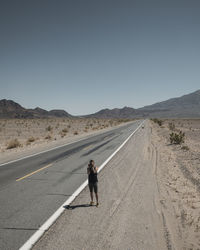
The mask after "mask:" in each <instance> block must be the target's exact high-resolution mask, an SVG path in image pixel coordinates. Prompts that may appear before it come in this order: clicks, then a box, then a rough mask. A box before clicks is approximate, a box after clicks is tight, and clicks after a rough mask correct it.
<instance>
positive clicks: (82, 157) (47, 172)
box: [0, 121, 142, 250]
mask: <svg viewBox="0 0 200 250" xmlns="http://www.w3.org/2000/svg"><path fill="white" fill-rule="evenodd" d="M141 122H142V121H136V122H133V123H129V124H126V125H124V126H122V127H119V128H115V129H113V130H111V131H108V132H104V133H102V134H99V135H96V136H91V137H90V138H87V139H84V140H81V141H79V142H75V143H72V144H69V145H65V146H63V147H58V148H55V149H52V150H49V151H47V152H43V153H40V154H37V155H34V156H30V157H28V158H25V159H21V160H17V161H15V162H11V163H7V164H2V165H0V249H9V250H12V249H18V248H19V247H21V246H22V245H23V244H24V243H25V242H26V240H28V238H29V237H30V236H31V235H32V234H33V233H34V232H35V231H36V230H37V229H38V228H39V227H40V226H41V225H42V224H43V223H44V222H45V221H46V220H47V219H48V218H49V217H50V216H51V215H52V214H53V213H54V212H55V211H56V210H57V209H58V208H59V207H60V206H61V205H62V204H63V203H64V201H65V200H66V199H67V198H68V197H69V196H70V195H71V194H72V193H73V192H74V191H75V190H76V189H77V188H78V187H79V186H80V185H81V184H82V183H83V182H84V181H85V180H86V179H87V174H86V167H87V163H88V161H89V160H90V159H94V160H95V162H96V165H97V166H99V165H101V164H102V163H103V162H104V161H105V160H106V159H107V158H108V157H109V156H110V155H111V154H112V153H113V152H114V151H115V150H116V149H117V148H118V147H119V146H120V145H121V144H122V143H123V142H124V141H125V140H126V139H127V137H128V136H129V135H130V134H131V133H132V132H133V131H134V130H135V129H136V128H137V127H138V126H139V125H140V124H141ZM100 190H101V185H100ZM88 200H89V197H88ZM86 202H87V201H86Z"/></svg>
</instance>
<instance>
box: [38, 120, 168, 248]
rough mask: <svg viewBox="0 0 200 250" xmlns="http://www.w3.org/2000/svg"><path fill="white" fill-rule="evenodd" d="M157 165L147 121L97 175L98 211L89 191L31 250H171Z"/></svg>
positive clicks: (85, 192) (66, 211)
mask: <svg viewBox="0 0 200 250" xmlns="http://www.w3.org/2000/svg"><path fill="white" fill-rule="evenodd" d="M156 164H157V155H156V150H155V147H154V146H153V145H152V143H151V129H150V126H149V122H147V123H146V125H145V127H144V128H143V129H142V128H140V129H139V130H138V131H137V133H136V134H135V135H134V136H133V137H132V138H131V139H130V140H129V142H128V143H127V144H126V145H125V146H124V147H123V148H122V149H121V150H120V151H119V153H118V154H117V155H115V157H114V158H113V159H112V160H111V161H110V162H109V163H108V164H107V166H106V167H105V168H104V169H103V171H102V172H100V173H99V199H100V205H99V207H98V208H96V207H95V206H88V204H89V201H90V199H89V191H88V187H87V188H86V189H85V190H83V192H82V193H81V194H80V195H79V196H78V197H77V198H76V199H75V200H74V202H73V203H72V204H71V205H70V206H69V207H67V208H66V210H65V212H64V213H63V214H62V215H61V217H60V218H59V219H58V220H57V221H56V223H55V224H54V225H53V226H52V227H51V228H50V229H49V230H48V231H47V232H46V233H45V235H44V236H43V237H42V238H41V239H40V241H39V242H38V243H37V244H36V245H35V246H34V248H33V249H43V250H44V249H87V250H89V249H92V250H94V249H113V250H114V249H115V250H116V249H142V250H145V249H146V250H149V249H159V250H160V249H163V250H164V249H172V246H171V239H170V238H169V236H168V234H167V232H168V229H167V225H166V222H165V220H164V216H163V214H162V204H161V202H160V197H159V188H158V185H157V180H156V169H157V165H156Z"/></svg>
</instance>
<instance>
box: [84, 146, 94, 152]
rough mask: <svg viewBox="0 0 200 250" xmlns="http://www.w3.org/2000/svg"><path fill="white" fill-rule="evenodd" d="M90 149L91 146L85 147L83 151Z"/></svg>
mask: <svg viewBox="0 0 200 250" xmlns="http://www.w3.org/2000/svg"><path fill="white" fill-rule="evenodd" d="M92 147H93V145H89V146H87V147H85V148H84V149H83V150H84V151H86V150H88V149H90V148H92Z"/></svg>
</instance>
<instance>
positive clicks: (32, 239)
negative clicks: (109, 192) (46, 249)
mask: <svg viewBox="0 0 200 250" xmlns="http://www.w3.org/2000/svg"><path fill="white" fill-rule="evenodd" d="M145 121H146V120H143V122H141V124H140V125H139V126H138V127H137V128H136V129H135V130H134V131H133V132H132V133H131V135H130V136H129V137H128V138H127V139H126V140H125V141H124V142H123V143H122V144H121V146H119V148H118V149H117V150H116V151H115V152H114V153H113V154H112V155H111V156H110V157H109V158H108V159H107V160H106V161H105V162H104V163H103V164H102V165H101V166H100V167H99V170H98V172H100V171H101V170H102V169H103V168H104V167H105V166H106V164H107V163H108V162H109V161H110V160H111V159H112V158H113V157H114V155H115V154H116V153H117V152H118V151H119V150H120V149H121V148H122V147H123V146H124V145H125V144H126V142H127V141H128V140H129V139H130V138H131V137H132V136H133V135H134V134H135V133H136V132H137V131H138V129H139V128H140V127H141V126H142V125H143V124H144V122H145ZM87 185H88V180H86V181H84V182H83V184H82V185H81V186H80V187H79V188H78V189H77V190H76V191H75V192H74V193H73V194H72V195H71V196H70V197H69V198H68V199H67V200H66V201H65V202H64V203H63V204H62V205H61V206H60V207H59V208H58V210H56V211H55V213H54V214H53V215H52V216H51V217H50V218H49V219H48V220H47V221H46V222H45V223H44V224H43V225H42V226H41V227H40V228H39V229H38V230H37V231H36V232H35V233H34V234H33V235H32V236H31V237H30V238H29V239H28V240H27V241H26V242H25V243H24V245H23V246H22V247H20V249H19V250H29V249H31V248H32V247H33V245H34V244H35V243H36V242H37V241H38V240H39V239H40V238H41V237H42V235H43V234H44V233H45V232H46V231H47V230H48V229H49V228H50V226H51V225H52V224H53V223H54V222H55V221H56V220H57V219H58V217H59V216H60V215H61V214H62V213H63V212H64V211H65V210H66V206H68V205H69V204H70V203H72V201H73V200H74V199H75V198H76V197H77V196H78V195H79V194H80V193H81V192H82V191H83V189H84V188H85V187H86V186H87Z"/></svg>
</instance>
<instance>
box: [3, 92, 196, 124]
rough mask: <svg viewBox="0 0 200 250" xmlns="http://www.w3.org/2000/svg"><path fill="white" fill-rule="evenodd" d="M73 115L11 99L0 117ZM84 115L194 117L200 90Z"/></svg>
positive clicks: (106, 116) (105, 116) (108, 116)
mask: <svg viewBox="0 0 200 250" xmlns="http://www.w3.org/2000/svg"><path fill="white" fill-rule="evenodd" d="M45 117H46V118H48V117H72V115H70V114H69V113H67V112H66V111H65V110H51V111H47V110H44V109H41V108H39V107H37V108H35V109H25V108H24V107H22V106H20V105H19V104H18V103H16V102H14V101H11V100H6V99H3V100H0V118H45ZM83 117H95V118H121V119H122V118H153V117H158V118H162V117H163V118H165V117H169V118H176V117H177V118H193V117H200V90H197V91H195V92H193V93H191V94H188V95H184V96H181V97H176V98H172V99H169V100H167V101H163V102H158V103H155V104H152V105H149V106H145V107H143V108H139V109H134V108H130V107H124V108H122V109H119V108H115V109H102V110H100V111H99V112H97V113H94V114H90V115H86V116H83Z"/></svg>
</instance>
